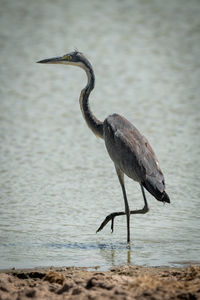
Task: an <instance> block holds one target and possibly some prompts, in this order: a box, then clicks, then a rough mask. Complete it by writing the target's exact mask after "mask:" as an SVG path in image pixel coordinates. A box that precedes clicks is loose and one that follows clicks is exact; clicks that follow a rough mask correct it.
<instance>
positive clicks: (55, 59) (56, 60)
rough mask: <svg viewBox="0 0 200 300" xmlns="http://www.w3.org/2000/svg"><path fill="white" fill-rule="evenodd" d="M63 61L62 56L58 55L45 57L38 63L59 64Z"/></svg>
mask: <svg viewBox="0 0 200 300" xmlns="http://www.w3.org/2000/svg"><path fill="white" fill-rule="evenodd" d="M62 61H63V58H62V56H58V57H52V58H47V59H43V60H40V61H37V63H39V64H59V63H61V62H62Z"/></svg>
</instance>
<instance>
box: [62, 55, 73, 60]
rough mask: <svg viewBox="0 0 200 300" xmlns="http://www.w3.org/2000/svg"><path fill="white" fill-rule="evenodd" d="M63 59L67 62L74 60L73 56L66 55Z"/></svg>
mask: <svg viewBox="0 0 200 300" xmlns="http://www.w3.org/2000/svg"><path fill="white" fill-rule="evenodd" d="M63 59H66V60H71V59H72V57H71V55H64V56H63Z"/></svg>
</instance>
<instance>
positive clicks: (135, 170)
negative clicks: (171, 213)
mask: <svg viewBox="0 0 200 300" xmlns="http://www.w3.org/2000/svg"><path fill="white" fill-rule="evenodd" d="M38 63H45V64H64V65H73V66H78V67H80V68H82V69H83V70H84V71H85V72H86V74H87V78H88V82H87V85H86V87H85V88H84V89H83V90H82V91H81V94H80V98H79V102H80V107H81V111H82V114H83V117H84V119H85V121H86V123H87V125H88V127H89V128H90V129H91V130H92V131H93V133H94V134H95V135H96V136H97V137H100V138H102V139H104V141H105V145H106V149H107V151H108V154H109V155H110V158H111V159H112V161H113V162H114V165H115V169H116V172H117V176H118V178H119V182H120V185H121V188H122V193H123V198H124V204H125V211H121V212H114V213H111V214H110V215H108V216H107V217H106V218H105V220H104V221H103V222H102V224H101V225H100V227H99V228H98V229H97V232H98V231H100V230H102V229H103V228H104V226H105V225H106V224H107V223H108V222H109V221H111V230H112V231H113V228H114V218H115V217H116V216H120V215H126V220H127V243H128V244H130V215H132V214H145V213H147V212H148V211H149V208H148V204H147V200H146V196H145V191H144V188H145V189H146V190H147V191H148V192H149V193H151V194H152V195H153V196H154V197H155V198H156V199H157V200H158V201H162V202H168V203H170V199H169V197H168V195H167V193H166V192H165V181H164V176H163V174H162V171H161V169H160V166H159V163H158V160H157V158H156V155H155V153H154V151H153V149H152V148H151V146H150V144H149V142H148V141H147V139H146V138H145V137H144V136H143V135H142V134H141V133H140V132H139V131H138V130H137V128H136V127H135V126H133V125H132V124H131V123H130V122H129V121H128V120H126V119H125V118H124V117H122V116H120V115H118V114H113V115H110V116H108V117H107V118H106V119H105V120H104V121H103V122H101V121H99V120H98V119H97V118H96V117H95V116H94V114H93V113H92V112H91V110H90V107H89V95H90V93H91V91H92V90H93V89H94V84H95V76H94V71H93V68H92V66H91V64H90V62H89V61H88V59H87V58H86V57H85V56H84V55H83V54H82V53H81V52H78V51H74V52H71V53H68V54H66V55H63V56H61V57H54V58H49V59H44V60H41V61H38ZM124 174H126V175H127V176H128V177H130V178H132V179H133V180H135V181H137V182H138V183H139V184H140V186H141V190H142V195H143V198H144V207H143V208H142V209H138V210H130V209H129V205H128V200H127V196H126V190H125V185H124Z"/></svg>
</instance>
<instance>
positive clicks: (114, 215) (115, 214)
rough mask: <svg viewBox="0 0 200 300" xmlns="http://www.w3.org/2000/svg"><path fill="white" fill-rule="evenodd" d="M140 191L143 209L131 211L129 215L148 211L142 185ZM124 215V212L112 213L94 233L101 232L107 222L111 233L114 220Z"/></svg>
mask: <svg viewBox="0 0 200 300" xmlns="http://www.w3.org/2000/svg"><path fill="white" fill-rule="evenodd" d="M141 190H142V195H143V198H144V207H143V208H142V209H136V210H131V211H130V215H136V214H146V213H147V212H148V211H149V207H148V204H147V200H146V196H145V193H144V188H143V186H142V185H141ZM125 214H126V213H125V212H124V211H120V212H114V213H112V214H110V215H108V216H107V217H106V218H105V220H104V221H103V222H102V223H101V225H100V226H99V228H98V229H97V231H96V232H99V231H101V230H102V229H103V228H104V227H105V226H106V224H107V223H108V222H109V221H111V230H112V232H113V230H114V218H115V217H117V216H122V215H125Z"/></svg>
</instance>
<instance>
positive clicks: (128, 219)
mask: <svg viewBox="0 0 200 300" xmlns="http://www.w3.org/2000/svg"><path fill="white" fill-rule="evenodd" d="M115 169H116V172H117V176H118V178H119V182H120V185H121V187H122V192H123V197H124V205H125V214H126V222H127V244H129V243H130V209H129V205H128V200H127V197H126V190H125V186H124V173H123V172H122V171H121V170H120V169H119V168H118V167H117V166H116V165H115ZM113 226H114V218H112V222H111V230H112V231H113Z"/></svg>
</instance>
